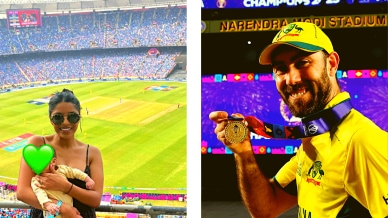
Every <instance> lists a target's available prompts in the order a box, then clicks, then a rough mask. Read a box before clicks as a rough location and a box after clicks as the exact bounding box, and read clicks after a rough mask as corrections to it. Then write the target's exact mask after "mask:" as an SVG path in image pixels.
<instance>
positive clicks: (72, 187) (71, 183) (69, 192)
mask: <svg viewBox="0 0 388 218" xmlns="http://www.w3.org/2000/svg"><path fill="white" fill-rule="evenodd" d="M73 185H74V184H73V183H71V186H70V188H69V191H67V192H66V193H65V194H69V193H70V191H71V189H72V188H73Z"/></svg>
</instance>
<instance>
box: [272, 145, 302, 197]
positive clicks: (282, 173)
mask: <svg viewBox="0 0 388 218" xmlns="http://www.w3.org/2000/svg"><path fill="white" fill-rule="evenodd" d="M298 157H299V150H298V152H297V153H296V155H295V156H293V157H292V158H291V159H290V160H289V161H288V162H287V163H286V164H285V165H284V166H283V167H282V168H280V170H279V171H278V172H277V174H276V175H275V176H274V178H273V179H274V180H275V182H276V183H277V184H278V185H279V186H280V187H281V188H283V189H285V191H286V192H288V193H290V194H292V195H296V185H295V182H294V181H295V175H296V171H297V168H298ZM289 185H292V187H291V190H290V187H287V186H289Z"/></svg>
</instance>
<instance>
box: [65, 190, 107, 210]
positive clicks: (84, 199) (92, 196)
mask: <svg viewBox="0 0 388 218" xmlns="http://www.w3.org/2000/svg"><path fill="white" fill-rule="evenodd" d="M67 194H68V195H70V196H71V197H73V198H75V199H77V200H78V201H80V202H81V203H83V204H85V205H88V206H90V207H92V208H97V207H99V206H100V203H101V196H102V194H101V193H99V192H98V191H94V190H87V189H83V188H80V187H78V186H76V185H73V187H72V188H71V190H70V192H69V193H67Z"/></svg>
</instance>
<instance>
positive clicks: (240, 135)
mask: <svg viewBox="0 0 388 218" xmlns="http://www.w3.org/2000/svg"><path fill="white" fill-rule="evenodd" d="M247 134H248V128H247V126H246V125H245V124H244V123H243V122H241V121H229V123H228V124H227V125H226V127H225V138H226V140H228V141H229V142H230V143H233V144H237V143H241V142H242V141H244V139H245V138H246V137H247Z"/></svg>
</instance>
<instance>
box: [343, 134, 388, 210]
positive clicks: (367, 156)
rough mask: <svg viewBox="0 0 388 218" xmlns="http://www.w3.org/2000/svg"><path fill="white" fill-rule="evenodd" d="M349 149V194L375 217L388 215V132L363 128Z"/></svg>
mask: <svg viewBox="0 0 388 218" xmlns="http://www.w3.org/2000/svg"><path fill="white" fill-rule="evenodd" d="M349 146H350V147H349V152H348V157H347V163H346V170H345V175H344V181H345V189H346V191H347V192H348V193H349V194H350V195H351V196H352V197H353V198H354V199H356V200H357V201H358V202H360V203H361V204H362V205H363V206H364V207H365V208H367V209H368V210H369V213H370V214H371V215H372V217H386V216H388V179H387V178H388V133H387V132H385V131H382V130H381V129H378V128H376V129H367V128H362V129H360V130H359V131H357V132H356V133H355V134H354V136H353V138H352V141H351V143H350V145H349Z"/></svg>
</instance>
